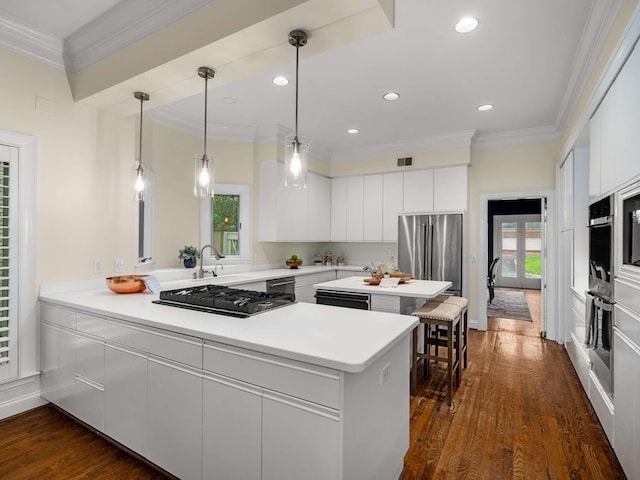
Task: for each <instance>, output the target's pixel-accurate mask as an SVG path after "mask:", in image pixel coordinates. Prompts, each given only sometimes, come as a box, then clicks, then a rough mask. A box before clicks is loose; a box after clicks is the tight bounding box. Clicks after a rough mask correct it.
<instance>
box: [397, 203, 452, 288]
mask: <svg viewBox="0 0 640 480" xmlns="http://www.w3.org/2000/svg"><path fill="white" fill-rule="evenodd" d="M398 269H399V270H400V271H401V272H411V273H412V274H413V275H414V276H415V277H416V278H417V279H420V280H441V281H449V282H451V288H450V289H449V290H448V293H450V294H453V295H462V214H461V213H451V214H434V215H400V216H399V217H398Z"/></svg>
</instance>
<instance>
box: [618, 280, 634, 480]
mask: <svg viewBox="0 0 640 480" xmlns="http://www.w3.org/2000/svg"><path fill="white" fill-rule="evenodd" d="M618 286H620V287H622V286H624V287H628V284H625V283H623V282H621V281H616V287H618ZM619 290H623V289H622V288H619ZM624 290H625V292H622V293H623V295H621V298H618V297H617V294H616V300H617V303H616V305H615V306H614V309H615V312H614V318H615V319H616V326H615V327H614V337H613V351H614V352H615V355H614V356H613V362H614V365H613V375H614V378H613V384H614V390H615V396H614V400H615V416H614V435H615V438H614V442H613V446H614V449H615V452H616V456H617V457H618V460H620V464H621V465H622V468H623V469H624V472H625V474H626V475H627V478H640V456H639V455H638V451H640V315H639V314H638V313H637V312H636V311H634V310H632V308H633V307H634V306H637V305H638V304H639V303H640V302H638V300H637V288H631V289H630V288H625V289H624ZM632 292H633V293H632ZM625 293H626V294H628V293H632V295H633V297H634V298H629V297H628V296H625V295H624V294H625ZM629 300H631V301H629Z"/></svg>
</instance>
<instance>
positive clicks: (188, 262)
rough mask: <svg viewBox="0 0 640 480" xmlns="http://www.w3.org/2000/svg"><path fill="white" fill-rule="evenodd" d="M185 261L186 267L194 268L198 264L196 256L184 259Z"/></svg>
mask: <svg viewBox="0 0 640 480" xmlns="http://www.w3.org/2000/svg"><path fill="white" fill-rule="evenodd" d="M183 263H184V268H193V267H195V266H196V259H195V258H185V259H184V260H183Z"/></svg>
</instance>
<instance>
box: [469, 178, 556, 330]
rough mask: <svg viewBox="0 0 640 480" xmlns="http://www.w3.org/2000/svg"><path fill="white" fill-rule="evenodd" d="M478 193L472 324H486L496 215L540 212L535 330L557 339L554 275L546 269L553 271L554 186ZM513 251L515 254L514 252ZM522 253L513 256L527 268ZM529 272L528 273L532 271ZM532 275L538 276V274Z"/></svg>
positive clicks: (486, 325)
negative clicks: (476, 299)
mask: <svg viewBox="0 0 640 480" xmlns="http://www.w3.org/2000/svg"><path fill="white" fill-rule="evenodd" d="M479 197H480V198H479V200H480V202H479V215H478V222H479V229H478V234H479V237H478V247H479V248H478V263H479V264H478V268H477V270H476V272H477V288H478V289H477V292H478V293H477V295H478V296H477V298H478V302H477V304H476V305H477V321H476V322H473V323H471V324H472V325H473V326H476V327H477V328H478V329H480V330H486V329H487V327H488V317H487V307H488V300H489V289H488V288H487V274H488V271H489V265H490V263H491V261H492V260H493V259H494V258H496V257H498V256H499V255H498V251H499V249H498V248H496V247H495V242H494V236H495V232H494V217H495V216H497V215H540V229H539V232H540V233H539V235H540V240H539V242H540V247H539V248H540V267H539V271H540V273H539V277H540V278H539V279H538V278H536V279H535V283H536V286H537V288H538V289H539V290H537V291H539V298H540V300H539V309H540V323H539V324H538V325H539V327H538V328H539V330H538V332H539V334H540V335H542V336H545V337H546V338H549V339H553V340H557V335H558V326H557V319H556V317H555V315H554V312H555V311H554V305H555V302H556V299H555V292H554V288H555V278H554V276H553V275H549V272H553V271H554V268H555V261H556V260H555V253H554V249H549V242H552V243H553V242H554V238H555V229H554V222H555V216H554V208H555V192H554V191H553V190H539V191H535V192H533V191H521V192H492V193H481V194H480V196H479ZM517 230H518V229H517V227H516V228H515V229H514V232H515V233H514V235H515V236H516V237H517V235H518V233H517ZM524 230H526V229H524ZM524 235H525V241H524V243H525V244H526V233H524ZM521 243H522V240H521ZM494 252H495V253H494ZM514 255H517V253H516V254H514ZM524 255H525V258H524V260H522V258H521V259H520V260H519V261H517V260H516V262H517V264H521V265H524V266H525V268H526V263H527V262H526V250H525V254H524ZM530 262H531V260H530ZM536 272H537V268H536ZM503 276H504V275H503ZM529 276H531V274H530V275H529ZM535 276H536V277H537V275H535ZM523 277H524V278H525V279H526V277H527V274H526V270H525V273H524V274H523ZM497 288H508V287H497ZM536 303H538V302H536Z"/></svg>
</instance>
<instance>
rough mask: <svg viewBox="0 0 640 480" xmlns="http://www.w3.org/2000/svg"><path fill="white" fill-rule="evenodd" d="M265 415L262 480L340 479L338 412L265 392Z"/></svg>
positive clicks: (263, 406)
mask: <svg viewBox="0 0 640 480" xmlns="http://www.w3.org/2000/svg"><path fill="white" fill-rule="evenodd" d="M262 415H263V418H262V480H281V479H284V478H304V479H305V480H333V479H338V478H339V473H338V449H339V445H340V429H339V415H338V412H337V411H336V410H333V409H330V408H325V407H322V406H321V405H317V404H312V403H310V402H305V401H303V400H299V399H296V398H294V397H289V396H285V395H280V394H277V393H275V392H265V393H264V394H263V402H262Z"/></svg>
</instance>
